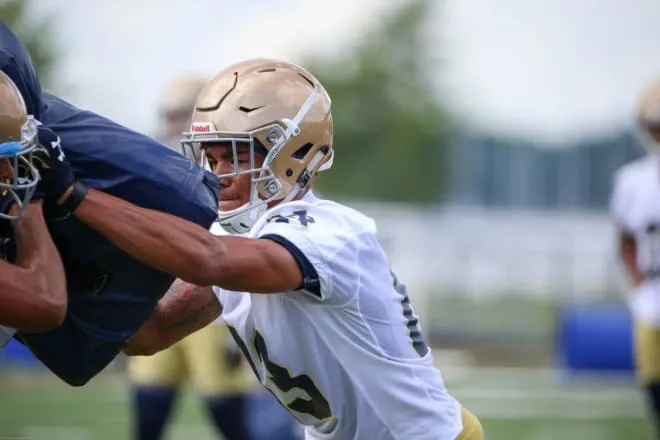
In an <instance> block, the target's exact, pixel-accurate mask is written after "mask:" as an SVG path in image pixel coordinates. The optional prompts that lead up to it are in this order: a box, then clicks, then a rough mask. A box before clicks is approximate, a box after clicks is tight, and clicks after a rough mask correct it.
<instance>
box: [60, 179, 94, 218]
mask: <svg viewBox="0 0 660 440" xmlns="http://www.w3.org/2000/svg"><path fill="white" fill-rule="evenodd" d="M85 196H87V187H86V186H85V185H84V184H83V183H81V182H79V181H76V183H74V184H73V190H72V191H71V194H69V197H67V198H66V199H65V200H64V201H63V202H62V204H61V205H60V207H62V208H64V209H65V210H66V211H68V212H70V213H71V214H73V213H74V212H75V211H76V209H78V206H80V204H81V203H82V201H83V199H84V198H85Z"/></svg>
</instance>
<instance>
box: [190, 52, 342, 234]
mask: <svg viewBox="0 0 660 440" xmlns="http://www.w3.org/2000/svg"><path fill="white" fill-rule="evenodd" d="M332 130H333V127H332V114H331V112H330V97H329V96H328V94H327V92H326V91H325V88H324V87H323V86H322V85H321V83H319V81H318V80H317V79H316V78H315V77H314V76H313V75H312V74H311V73H309V72H308V71H306V70H305V69H303V68H302V67H300V66H297V65H295V64H292V63H288V62H285V61H278V60H270V59H254V60H248V61H244V62H241V63H238V64H235V65H233V66H230V67H228V68H227V69H225V70H223V71H222V72H220V73H219V74H218V75H216V76H215V77H214V78H213V79H212V80H211V81H209V83H208V84H207V85H206V87H204V89H203V90H202V92H201V93H200V94H199V96H198V98H197V103H196V105H195V112H194V114H193V121H192V125H191V130H190V132H188V133H185V134H184V138H183V140H182V145H183V147H184V149H187V150H191V149H192V150H195V149H196V148H201V149H204V146H205V145H208V144H218V143H226V144H228V145H231V146H232V148H233V150H234V151H233V154H234V157H237V148H238V147H239V146H246V145H247V146H249V148H250V152H251V157H254V154H255V153H261V154H264V155H265V159H264V161H263V165H262V166H260V167H256V166H255V165H254V163H253V166H252V167H251V168H250V169H249V170H242V171H241V170H240V169H239V167H238V163H235V164H234V167H233V168H234V170H233V172H232V173H228V174H225V175H224V176H222V175H221V176H220V177H221V178H222V177H227V176H238V175H240V174H250V176H251V187H250V197H249V201H248V202H247V203H246V204H245V205H243V206H241V207H239V208H236V209H232V210H230V211H220V212H219V221H220V224H221V225H222V226H223V227H224V228H225V229H226V230H227V231H229V232H232V233H242V232H247V231H248V230H249V229H250V228H251V227H252V225H253V224H254V222H255V221H256V219H257V218H259V217H260V216H261V215H262V214H263V212H264V211H265V210H266V209H267V205H268V203H270V202H273V201H282V202H286V201H290V200H293V199H295V198H296V197H298V196H300V195H302V194H303V193H304V192H305V191H307V189H309V188H310V187H311V185H312V184H313V182H314V180H315V179H316V177H317V175H318V173H319V171H323V170H326V169H328V168H330V166H331V165H332V157H333V150H332V136H333V131H332Z"/></svg>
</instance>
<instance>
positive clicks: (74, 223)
mask: <svg viewBox="0 0 660 440" xmlns="http://www.w3.org/2000/svg"><path fill="white" fill-rule="evenodd" d="M0 70H1V71H2V72H3V73H4V74H3V75H2V76H0V90H12V91H14V92H12V93H2V94H0V109H8V108H10V109H16V108H21V105H22V104H21V100H22V103H24V104H25V106H24V107H25V108H24V109H23V108H21V111H20V112H19V113H20V114H17V115H15V117H18V118H20V119H21V120H24V119H25V120H28V119H29V120H34V121H35V124H36V128H37V137H38V143H39V145H40V148H38V149H35V150H34V151H32V152H31V153H30V155H29V161H28V163H31V164H32V165H34V166H35V167H36V168H37V169H38V171H39V174H40V180H39V186H38V191H40V192H41V193H43V196H44V197H45V200H46V201H45V202H44V213H45V218H46V220H47V225H48V230H49V232H50V235H51V236H52V239H53V242H54V243H55V245H56V247H57V249H58V251H59V253H60V255H61V257H62V263H63V265H64V269H65V272H66V282H67V294H68V302H67V304H66V307H67V308H66V316H65V318H64V322H63V323H62V325H60V326H58V327H57V328H55V329H53V330H49V331H42V332H37V333H34V332H29V333H28V332H27V331H25V332H19V333H18V334H17V335H16V338H17V339H18V340H19V341H20V342H22V343H24V344H25V345H26V346H28V347H29V348H30V350H31V351H32V352H33V353H34V354H35V355H36V357H37V358H39V359H40V360H41V361H42V362H43V363H44V364H45V365H46V366H47V367H48V368H49V369H50V370H51V371H53V372H54V373H55V374H56V375H58V376H59V377H60V378H62V379H63V380H64V381H66V382H67V383H69V384H71V385H77V386H79V385H82V384H84V383H86V382H87V381H89V380H90V379H91V378H92V377H94V375H96V374H97V373H98V372H99V371H101V370H102V369H103V368H104V367H105V366H106V365H108V363H109V362H110V361H112V360H113V359H114V358H115V357H116V355H117V354H118V353H119V352H120V351H121V348H122V347H123V345H124V343H125V342H126V340H127V339H128V338H130V337H131V335H133V334H134V333H135V332H136V331H137V330H138V329H139V328H140V326H141V325H142V323H143V322H144V321H145V320H146V319H147V318H148V317H149V315H150V314H151V312H152V310H153V308H154V306H155V304H156V303H157V301H158V300H159V299H160V297H161V296H162V295H163V294H164V293H165V292H166V291H167V289H168V288H169V286H170V285H171V284H172V282H173V281H174V277H173V276H172V275H170V274H168V273H165V272H162V271H160V270H157V269H154V268H152V267H150V266H148V265H145V264H143V263H140V262H139V261H137V260H135V259H134V258H132V257H130V256H129V255H128V254H126V253H124V252H122V251H121V250H119V249H117V247H116V246H114V245H113V244H112V243H111V242H110V241H108V240H107V239H106V238H104V237H103V236H102V235H99V234H98V233H97V232H95V231H93V230H92V229H90V228H89V227H87V226H85V225H84V224H82V223H81V222H80V221H78V220H76V219H75V218H73V217H72V216H70V212H71V210H73V209H75V207H76V204H77V203H78V202H79V201H80V199H81V197H83V196H84V194H85V192H86V189H84V188H83V185H85V186H86V187H89V188H90V190H89V191H90V193H91V192H94V191H96V190H103V191H104V192H107V193H108V194H113V195H114V196H117V197H120V198H122V199H125V200H127V201H129V202H132V203H135V204H137V205H140V206H142V207H146V208H152V209H157V210H159V211H163V212H168V213H170V214H174V215H176V216H180V217H181V218H184V219H187V220H189V221H191V222H192V223H191V224H196V225H198V227H200V228H201V229H203V230H206V229H208V228H209V227H210V226H211V224H212V223H213V221H214V220H215V219H216V217H217V192H218V188H219V187H218V181H217V179H216V178H215V176H213V175H212V174H211V173H209V172H205V171H204V170H203V169H201V168H200V167H198V166H197V165H195V164H193V163H191V161H190V160H187V159H186V158H184V157H182V156H181V155H179V154H177V153H176V152H174V151H171V150H170V149H168V148H167V147H165V146H163V145H162V144H160V143H159V142H156V141H155V140H153V139H151V138H149V137H147V136H143V135H140V134H138V133H136V132H133V131H131V130H129V129H127V128H125V127H122V126H120V125H118V124H116V123H114V122H112V121H110V120H108V119H105V118H103V117H101V116H99V115H97V114H95V113H92V112H89V111H83V110H80V109H77V108H76V107H74V106H72V105H71V104H69V103H67V102H65V101H63V100H61V99H59V98H57V97H56V96H53V95H50V94H47V93H42V91H41V87H40V84H39V79H38V76H37V74H36V72H35V70H34V66H33V63H32V60H31V59H30V56H29V55H28V53H27V51H26V50H25V48H24V47H23V45H22V44H21V43H20V41H19V40H18V39H17V38H16V36H15V35H14V34H12V33H11V31H10V30H9V29H8V28H7V27H6V26H5V25H4V24H3V23H0ZM11 123H12V121H11V120H9V119H8V118H5V117H2V118H0V133H5V132H6V130H9V129H11V127H12V125H11ZM74 173H75V175H76V178H77V179H78V180H77V181H78V182H80V183H79V185H78V186H76V185H73V182H74V181H75V179H74ZM19 177H20V174H19ZM9 184H11V185H12V186H11V187H10V188H9V189H11V190H14V191H16V192H19V193H20V191H22V190H23V188H22V183H21V181H20V180H19V181H17V182H10V183H9ZM72 190H73V191H72ZM28 195H29V194H28ZM90 195H91V194H90ZM27 199H29V197H27V196H26V201H25V203H28V200H27ZM29 206H32V205H29ZM33 210H34V208H31V207H28V209H27V210H26V215H28V214H30V218H32V216H33V213H32V211H33ZM27 211H30V212H27ZM96 215H104V214H103V213H100V212H99V213H98V214H96ZM5 223H6V222H5ZM1 224H2V222H0V226H1ZM7 226H8V225H6V224H5V227H4V229H3V231H4V235H3V239H5V240H6V242H7V244H8V245H9V247H12V246H13V244H14V243H16V244H18V245H19V247H20V243H19V242H20V241H21V240H22V239H23V237H21V236H20V234H19V235H17V236H14V234H13V230H12V229H11V228H9V227H7ZM42 236H43V234H42ZM42 236H39V240H40V241H41V242H42V244H44V243H48V240H45V239H43V237H42ZM36 238H37V237H35V239H36ZM24 258H25V255H24V254H22V253H21V250H20V249H19V254H18V255H16V260H15V261H13V258H12V257H11V256H10V261H13V262H15V263H18V265H21V264H22V263H23V259H24ZM51 260H52V261H51V262H50V264H55V263H56V261H57V260H56V259H52V258H51ZM42 275H43V273H42ZM36 280H37V278H35V280H33V281H36ZM29 285H30V284H27V283H26V284H25V286H29ZM49 287H50V288H52V289H53V291H52V292H51V294H52V295H55V294H57V293H59V290H58V288H59V287H58V283H53V284H52V285H50V286H49ZM26 300H27V299H26ZM56 306H57V307H54V308H53V310H52V311H51V313H60V312H61V310H62V306H60V305H59V304H56ZM0 307H1V308H6V307H8V305H7V304H5V303H2V304H0ZM5 313H8V309H5ZM59 321H61V318H60V319H59ZM59 321H58V322H59ZM15 327H19V330H23V328H21V326H15ZM48 327H50V325H49V326H48ZM26 330H28V329H26ZM42 330H45V328H42ZM13 332H14V331H11V332H10V334H11V333H13Z"/></svg>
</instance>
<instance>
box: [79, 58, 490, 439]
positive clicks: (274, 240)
mask: <svg viewBox="0 0 660 440" xmlns="http://www.w3.org/2000/svg"><path fill="white" fill-rule="evenodd" d="M332 136H333V128H332V116H331V112H330V98H329V97H328V95H327V93H326V91H325V89H324V88H323V86H322V85H321V84H320V83H319V82H318V81H317V80H316V78H314V76H312V75H311V74H310V73H309V72H307V71H306V70H304V69H302V68H300V67H298V66H296V65H293V64H290V63H286V62H281V61H274V60H262V59H258V60H249V61H246V62H243V63H239V64H237V65H233V66H231V67H229V68H227V69H226V70H224V71H222V72H221V73H220V74H218V75H217V76H216V77H215V78H214V79H212V80H211V81H210V82H209V83H208V84H207V85H206V87H205V88H204V89H203V90H202V92H201V93H200V95H199V97H198V99H197V103H196V110H195V112H194V115H193V123H192V128H191V132H190V133H187V134H186V135H185V136H184V139H185V140H184V141H183V145H184V146H185V147H186V148H192V149H194V148H199V149H201V150H202V152H203V157H204V160H205V162H206V165H207V166H208V167H209V168H211V169H212V170H213V171H214V173H216V174H217V175H219V176H220V178H221V190H220V202H219V207H220V211H219V223H218V224H219V225H221V227H223V228H224V229H225V230H226V231H227V232H229V233H231V234H233V236H215V235H212V234H210V233H209V232H208V231H207V230H205V229H203V228H201V227H199V226H196V225H193V224H191V223H189V222H186V221H185V220H182V219H180V218H176V217H173V216H170V215H167V214H164V213H160V212H156V211H148V210H144V209H141V208H138V207H135V206H132V205H130V204H128V203H126V202H125V201H123V200H121V199H117V198H114V197H112V196H110V195H107V194H104V193H102V192H99V191H92V190H90V191H89V192H88V193H87V196H86V197H84V198H82V200H80V202H79V203H77V209H75V210H73V215H74V216H76V218H78V219H79V220H81V221H83V222H85V223H86V224H88V225H90V226H91V227H93V228H94V229H96V230H97V231H99V232H100V233H102V234H103V235H105V236H107V237H108V238H110V239H112V241H113V242H114V243H116V244H117V246H119V247H121V248H122V249H124V250H125V251H126V252H128V253H130V254H131V255H133V256H135V257H136V258H137V259H139V260H141V261H144V262H146V263H148V264H150V265H152V266H154V267H156V268H159V269H160V270H163V271H166V272H169V273H173V274H175V275H177V276H178V277H179V278H181V279H183V280H184V281H177V282H175V283H174V285H173V286H172V288H171V289H170V293H169V294H168V295H166V296H165V297H164V298H163V299H162V300H161V301H160V302H159V304H158V306H157V307H156V309H155V310H154V314H153V315H152V317H151V318H150V319H149V320H148V321H147V322H146V323H145V325H144V326H143V327H142V328H141V329H140V331H139V332H138V333H137V334H136V335H135V336H134V337H133V338H131V340H130V342H129V343H128V344H127V346H126V348H125V351H126V353H128V354H151V353H154V352H156V351H158V350H160V349H163V348H166V347H167V346H169V345H171V344H172V343H174V342H176V341H178V340H180V339H181V338H183V337H185V336H187V335H188V334H190V333H191V332H193V331H195V330H197V329H199V328H202V327H204V326H206V325H208V324H210V323H212V322H213V321H215V320H216V319H217V318H218V316H220V314H221V313H222V317H223V319H224V321H225V322H226V323H227V324H228V326H229V328H230V332H231V333H232V335H233V336H234V338H235V339H236V341H237V343H238V345H239V346H240V347H241V350H242V351H243V352H244V354H245V356H246V358H247V359H248V361H249V363H250V365H251V367H252V368H253V370H254V372H255V374H256V376H257V377H258V379H259V381H260V382H261V383H262V384H263V385H264V386H265V387H266V388H267V389H268V390H269V391H270V392H271V393H272V394H273V395H274V396H275V397H276V398H277V399H278V400H279V401H280V402H281V404H282V405H283V406H284V407H285V408H286V409H287V410H288V411H290V413H291V414H292V415H293V416H294V417H296V418H297V419H298V421H300V423H302V424H303V425H305V431H306V438H308V439H333V440H339V439H347V440H348V439H356V438H360V439H362V438H365V439H366V438H368V439H373V440H390V439H395V438H397V439H400V438H405V439H407V440H423V439H434V440H455V439H457V438H458V439H482V438H483V432H482V429H481V425H480V424H479V421H478V420H477V419H476V418H475V417H474V416H473V415H472V414H471V413H469V412H468V411H467V410H465V409H464V408H463V407H462V406H461V404H460V403H459V402H457V401H456V399H455V398H454V397H452V396H451V395H450V394H449V392H448V391H447V389H446V388H445V386H444V383H443V379H442V376H441V374H440V372H439V371H438V370H437V369H436V368H435V367H434V365H433V356H432V353H431V350H430V348H429V347H428V346H427V345H426V343H425V341H424V338H423V337H422V333H421V331H420V328H419V325H418V318H417V315H416V314H415V313H414V311H413V309H412V307H411V304H410V301H409V298H408V295H407V293H406V290H405V287H404V286H403V285H402V284H401V283H399V281H398V280H397V279H396V277H395V276H394V274H393V273H392V272H391V271H390V265H389V261H388V259H387V256H386V255H385V253H384V252H383V250H382V248H381V246H380V245H379V243H378V240H377V237H376V226H375V223H374V221H373V220H372V219H370V218H368V217H366V216H364V215H362V214H360V213H359V212H357V211H355V210H352V209H351V208H348V207H346V206H344V205H341V204H338V203H335V202H332V201H329V200H322V199H319V198H317V197H316V196H315V195H314V194H313V192H312V191H311V189H310V188H311V187H312V186H313V184H314V181H315V179H316V177H317V174H318V173H319V172H320V171H324V170H327V169H328V168H330V166H331V164H332V157H333V145H332ZM99 214H100V215H99ZM218 227H220V226H218ZM189 283H191V284H189ZM195 285H197V286H200V287H197V286H195ZM213 286H215V287H213Z"/></svg>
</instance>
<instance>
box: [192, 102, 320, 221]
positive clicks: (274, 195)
mask: <svg viewBox="0 0 660 440" xmlns="http://www.w3.org/2000/svg"><path fill="white" fill-rule="evenodd" d="M321 97H322V96H321V94H319V93H317V92H313V93H311V94H310V96H309V98H307V100H306V101H305V102H304V103H303V105H302V106H301V108H300V110H298V112H297V113H296V114H295V115H294V116H293V117H292V118H291V119H288V118H283V119H281V120H279V121H278V122H277V123H273V124H270V125H267V126H265V127H261V128H259V129H257V130H254V131H249V132H231V131H217V130H215V127H214V126H213V124H212V123H210V122H193V124H192V127H191V131H190V132H187V133H184V134H183V139H182V140H181V145H182V148H183V150H184V152H185V154H186V155H187V156H188V157H192V156H191V155H192V154H194V151H195V150H199V149H201V150H203V149H204V144H217V143H225V144H227V145H231V148H232V158H233V164H232V171H230V172H227V173H223V174H219V175H218V177H219V178H220V179H221V180H222V179H223V178H230V177H238V176H242V175H245V174H249V175H250V194H249V198H248V201H247V202H246V203H245V204H243V205H242V206H240V207H238V208H235V209H231V210H228V211H220V210H218V220H217V221H218V223H219V224H220V225H221V226H222V227H223V229H225V230H226V231H227V232H229V233H230V234H244V233H246V232H248V231H249V230H250V229H251V228H252V226H254V224H255V223H256V221H257V220H258V219H259V218H260V217H261V216H263V215H264V214H265V212H266V210H267V209H268V204H269V203H270V202H273V201H275V200H281V202H288V201H291V200H293V199H294V198H295V197H296V196H298V194H299V192H300V189H301V188H300V185H299V184H296V186H294V188H293V189H292V190H291V192H289V194H287V195H286V196H285V197H282V191H283V185H282V182H280V180H279V178H278V177H277V175H275V173H274V172H273V170H272V168H271V165H272V163H273V161H274V160H275V158H276V157H277V156H278V154H279V153H280V151H281V150H282V148H283V147H284V145H285V144H286V143H287V142H288V141H289V140H290V139H291V138H292V137H295V136H297V135H298V134H300V128H299V124H300V122H301V121H302V120H303V119H304V118H305V116H306V115H307V113H308V112H309V111H310V109H311V108H312V106H313V105H314V103H316V101H317V100H318V99H319V98H321ZM258 137H262V138H265V139H266V140H267V141H268V142H269V143H270V144H271V145H272V147H271V148H270V150H268V151H265V148H264V147H263V146H262V145H261V144H260V142H259V140H258ZM245 148H247V151H249V162H250V163H249V167H248V168H247V169H241V167H240V164H239V162H238V153H239V151H245V150H244V149H245ZM256 154H265V158H264V160H263V163H262V164H261V166H257V165H256V160H255V159H256ZM317 156H318V157H315V158H314V159H312V161H311V163H310V164H309V166H308V167H307V168H308V169H312V168H313V167H314V166H317V165H318V163H319V161H321V160H323V158H324V155H323V154H319V155H317ZM331 159H332V158H331ZM331 159H330V160H328V161H327V162H326V163H325V164H323V166H322V167H321V170H327V169H329V168H330V166H331V165H332V160H331ZM200 165H201V166H203V167H204V168H205V169H207V170H209V171H211V167H210V165H209V163H208V160H207V159H206V155H202V158H201V163H200Z"/></svg>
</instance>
